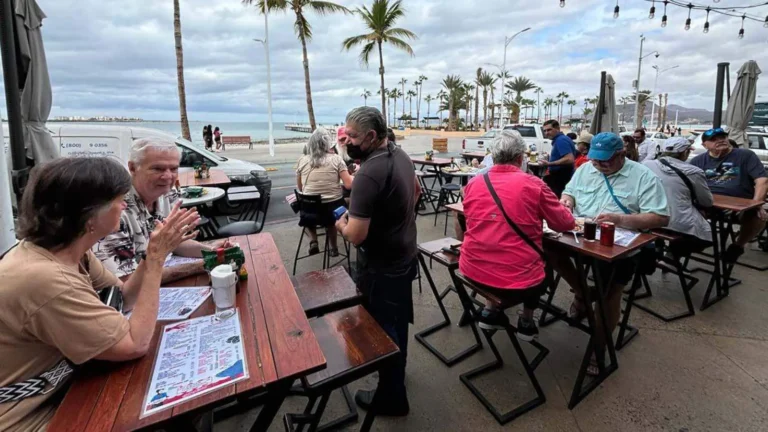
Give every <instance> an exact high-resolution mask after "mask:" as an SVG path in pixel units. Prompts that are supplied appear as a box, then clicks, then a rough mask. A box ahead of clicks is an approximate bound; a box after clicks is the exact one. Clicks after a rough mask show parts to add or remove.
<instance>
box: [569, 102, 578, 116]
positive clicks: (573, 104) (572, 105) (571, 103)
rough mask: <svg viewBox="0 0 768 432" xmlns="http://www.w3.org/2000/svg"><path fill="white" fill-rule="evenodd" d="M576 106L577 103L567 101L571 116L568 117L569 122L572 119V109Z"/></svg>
mask: <svg viewBox="0 0 768 432" xmlns="http://www.w3.org/2000/svg"><path fill="white" fill-rule="evenodd" d="M576 104H578V102H576V101H575V100H569V101H568V106H569V107H571V115H570V116H569V117H568V119H569V120H570V119H573V107H575V106H576Z"/></svg>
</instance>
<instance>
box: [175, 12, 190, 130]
mask: <svg viewBox="0 0 768 432" xmlns="http://www.w3.org/2000/svg"><path fill="white" fill-rule="evenodd" d="M173 36H174V39H175V40H176V84H177V85H178V88H179V115H180V117H181V136H182V137H184V139H185V140H187V141H191V140H192V135H191V134H190V133H189V118H188V117H187V92H186V90H185V87H184V49H183V48H182V46H181V11H180V10H179V0H173Z"/></svg>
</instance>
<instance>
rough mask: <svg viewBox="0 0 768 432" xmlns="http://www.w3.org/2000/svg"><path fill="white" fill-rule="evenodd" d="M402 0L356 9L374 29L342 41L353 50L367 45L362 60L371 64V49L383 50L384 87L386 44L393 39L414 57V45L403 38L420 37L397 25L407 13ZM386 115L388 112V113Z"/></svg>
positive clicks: (375, 2) (378, 1) (375, 1)
mask: <svg viewBox="0 0 768 432" xmlns="http://www.w3.org/2000/svg"><path fill="white" fill-rule="evenodd" d="M400 3H401V0H396V1H394V2H392V3H390V0H373V5H372V6H371V9H368V8H367V7H365V6H363V7H361V8H357V9H356V10H355V13H357V14H358V15H360V17H361V18H362V19H363V23H364V24H365V26H366V27H367V28H368V30H370V31H371V32H370V33H368V34H362V35H357V36H352V37H350V38H347V39H345V40H344V42H342V44H341V46H342V48H343V49H345V50H347V51H349V50H351V49H352V48H354V47H356V46H359V45H362V46H363V49H362V50H361V51H360V62H361V63H362V64H363V65H365V66H368V60H369V59H370V57H371V52H373V50H374V49H375V48H378V51H379V75H380V76H381V89H382V90H383V89H384V55H383V52H382V48H381V46H382V44H384V43H390V44H392V45H394V46H395V47H396V48H399V49H401V50H403V51H405V52H407V53H408V54H410V56H411V57H413V56H414V54H413V48H411V46H410V45H408V43H407V42H406V41H405V40H403V38H405V39H411V40H414V39H418V37H417V36H416V34H415V33H413V32H412V31H410V30H406V29H404V28H398V27H394V25H395V23H396V22H397V20H399V19H400V18H402V17H403V16H404V15H405V9H403V8H402V6H401V5H400ZM384 98H385V97H384V95H383V93H382V96H381V110H382V111H385V109H384V108H385V106H384V105H386V101H385V99H384ZM385 118H386V114H385Z"/></svg>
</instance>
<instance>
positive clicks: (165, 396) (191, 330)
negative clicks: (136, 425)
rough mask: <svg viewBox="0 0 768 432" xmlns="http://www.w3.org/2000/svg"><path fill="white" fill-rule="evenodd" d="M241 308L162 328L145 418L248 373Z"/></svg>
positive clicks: (143, 413)
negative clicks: (225, 316)
mask: <svg viewBox="0 0 768 432" xmlns="http://www.w3.org/2000/svg"><path fill="white" fill-rule="evenodd" d="M239 315H240V314H239V311H238V312H236V313H235V315H233V316H232V317H230V318H229V319H225V320H222V321H219V320H217V319H216V317H215V315H208V316H204V317H200V318H195V319H191V320H186V321H180V322H178V323H173V324H168V325H167V326H165V327H164V328H163V334H162V339H161V341H160V347H159V349H158V353H157V358H156V359H155V365H154V370H153V371H152V378H151V380H150V383H149V387H148V388H147V395H146V396H145V398H144V404H143V407H142V415H141V416H142V417H145V416H148V415H151V414H155V413H157V412H159V411H162V410H165V409H167V408H170V407H172V406H175V405H178V404H180V403H183V402H186V401H188V400H190V399H194V398H196V397H198V396H201V395H203V394H206V393H209V392H211V391H214V390H217V389H219V388H221V387H225V386H228V385H231V384H233V383H235V382H237V381H240V380H243V379H246V378H248V368H247V365H246V358H245V349H244V347H243V340H242V339H243V338H242V331H241V328H240V316H239Z"/></svg>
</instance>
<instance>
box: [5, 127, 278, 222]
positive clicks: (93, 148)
mask: <svg viewBox="0 0 768 432" xmlns="http://www.w3.org/2000/svg"><path fill="white" fill-rule="evenodd" d="M48 130H49V131H50V132H51V135H52V137H53V142H54V144H56V145H57V146H58V147H59V151H60V156H70V157H72V156H91V157H97V156H116V157H117V158H119V159H120V160H122V161H123V162H124V163H126V164H127V161H128V156H129V153H130V151H131V145H132V144H133V141H134V140H137V139H141V138H150V137H156V138H160V139H164V140H168V141H173V142H175V143H176V145H177V146H178V147H179V150H181V166H180V171H188V170H191V169H193V166H195V165H200V164H202V163H203V162H205V163H206V165H208V166H209V167H212V168H216V169H220V170H222V171H224V173H225V174H226V175H227V177H229V179H230V180H231V181H232V186H244V185H253V186H257V187H259V188H260V189H261V188H263V187H265V186H266V185H267V184H269V186H267V188H268V189H271V182H270V181H269V178H268V175H267V171H266V170H265V169H264V168H263V167H262V166H261V165H258V164H255V163H253V162H246V161H241V160H238V159H230V158H226V157H223V156H219V155H217V154H215V153H212V152H209V151H207V150H205V149H203V148H201V147H199V146H197V145H196V144H193V143H192V142H190V141H187V140H185V139H183V138H181V137H176V136H174V135H172V134H170V133H167V132H163V131H160V130H157V129H149V128H141V127H130V126H115V125H81V124H77V123H73V124H63V125H61V124H49V125H48ZM3 134H4V136H5V145H6V155H8V149H7V147H8V145H9V143H10V140H9V138H8V125H7V124H5V125H3ZM8 156H10V155H8ZM219 201H220V202H221V203H220V204H219V202H217V208H218V209H219V210H220V211H222V212H224V213H231V212H232V211H233V210H234V209H233V208H229V209H228V203H227V202H226V200H219Z"/></svg>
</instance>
